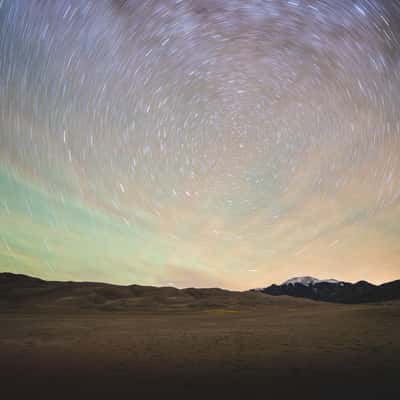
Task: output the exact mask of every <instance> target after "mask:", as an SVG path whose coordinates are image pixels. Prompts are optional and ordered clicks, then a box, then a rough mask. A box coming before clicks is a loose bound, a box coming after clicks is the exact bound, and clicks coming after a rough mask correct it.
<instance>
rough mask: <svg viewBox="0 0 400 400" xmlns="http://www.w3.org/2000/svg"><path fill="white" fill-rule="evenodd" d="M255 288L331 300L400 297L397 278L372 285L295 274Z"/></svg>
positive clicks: (281, 293)
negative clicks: (264, 286) (276, 282)
mask: <svg viewBox="0 0 400 400" xmlns="http://www.w3.org/2000/svg"><path fill="white" fill-rule="evenodd" d="M256 290H257V291H259V292H262V293H266V294H270V295H272V296H281V295H286V296H294V297H304V298H308V299H313V300H320V301H330V302H335V303H366V302H376V301H386V300H395V299H400V281H393V282H387V283H384V284H382V285H378V286H376V285H373V284H371V283H369V282H367V281H365V280H361V281H359V282H356V283H350V282H343V281H338V280H336V279H317V278H314V277H312V276H299V277H295V278H291V279H288V280H287V281H285V282H283V283H282V284H281V285H271V286H269V287H266V288H263V289H256Z"/></svg>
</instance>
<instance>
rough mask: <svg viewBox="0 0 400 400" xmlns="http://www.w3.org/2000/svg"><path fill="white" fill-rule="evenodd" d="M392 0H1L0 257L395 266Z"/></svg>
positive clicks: (211, 282)
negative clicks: (386, 0)
mask: <svg viewBox="0 0 400 400" xmlns="http://www.w3.org/2000/svg"><path fill="white" fill-rule="evenodd" d="M399 55H400V6H399V4H398V2H396V1H388V2H384V1H373V0H357V1H353V0H337V1H327V0H326V1H325V0H314V1H313V0H309V1H306V0H297V1H296V0H293V1H292V0H290V1H280V0H279V1H278V0H268V1H267V0H265V1H263V0H258V1H256V0H252V1H237V0H229V1H228V0H225V1H223V0H206V1H204V0H192V1H178V0H176V1H173V0H167V1H161V0H160V1H158V0H152V1H130V0H126V1H123V0H119V1H117V0H114V1H111V0H109V1H106V0H104V1H103V0H102V1H96V2H92V1H85V0H84V1H77V0H76V1H75V0H57V1H45V0H37V1H27V0H26V1H25V0H3V1H0V268H1V269H2V270H12V271H15V272H21V273H30V274H33V275H38V276H43V277H45V278H54V279H56V278H57V279H75V280H82V279H85V280H103V281H110V282H118V283H131V282H135V283H142V284H154V285H175V286H179V287H183V286H223V287H227V288H240V289H246V288H250V287H256V286H262V285H264V284H266V283H269V282H272V281H275V280H278V281H279V280H284V279H286V278H287V277H290V276H293V275H298V274H302V275H317V276H319V277H321V278H325V277H335V278H338V279H342V280H358V279H361V278H362V279H368V280H372V281H375V282H380V281H384V280H390V279H394V278H396V277H397V276H398V273H399V265H400V264H399V262H400V253H399V251H398V248H399V246H398V244H399V240H400V226H399V223H398V221H399V220H400V219H399V217H400V208H399V198H400V157H399V154H400V153H399V152H400V136H399V135H400V118H399V115H400V113H399V111H400V107H399V106H400V101H399V96H400V58H399Z"/></svg>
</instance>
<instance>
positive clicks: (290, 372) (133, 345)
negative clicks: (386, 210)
mask: <svg viewBox="0 0 400 400" xmlns="http://www.w3.org/2000/svg"><path fill="white" fill-rule="evenodd" d="M29 279H30V278H26V277H18V276H14V275H7V276H5V275H2V274H0V398H2V399H3V398H4V399H19V398H23V399H43V398H46V399H47V398H52V399H59V398H71V399H80V398H84V399H91V398H94V399H97V398H113V399H116V398H118V399H119V398H121V399H123V398H129V399H134V398H143V399H147V398H155V397H157V398H171V397H172V398H190V399H192V398H219V399H229V398H252V397H253V396H257V397H259V398H265V399H268V398H279V399H286V398H289V399H292V398H293V399H303V398H304V399H309V398H320V399H366V398H368V399H370V398H376V399H386V398H388V399H397V398H400V382H399V376H400V302H398V301H392V302H386V303H371V304H363V305H343V304H329V303H319V302H314V301H310V300H305V299H296V298H289V297H286V296H280V297H271V296H268V295H265V294H262V293H248V292H246V293H234V292H227V291H221V290H214V289H210V290H205V291H202V290H198V289H190V290H189V291H186V292H185V291H179V290H177V289H173V288H160V289H159V290H158V289H157V288H143V287H139V286H132V287H118V286H112V285H102V284H88V283H81V284H76V283H75V284H73V283H48V282H43V281H36V280H31V281H29ZM132 293H134V294H132ZM121 296H122V297H123V298H124V301H122V298H121Z"/></svg>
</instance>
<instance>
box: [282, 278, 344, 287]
mask: <svg viewBox="0 0 400 400" xmlns="http://www.w3.org/2000/svg"><path fill="white" fill-rule="evenodd" d="M321 282H327V283H335V284H339V283H340V282H339V281H337V280H336V279H317V278H313V277H312V276H299V277H295V278H291V279H288V280H287V281H285V282H283V283H282V285H295V284H296V283H298V284H301V285H304V286H310V285H315V284H316V283H321Z"/></svg>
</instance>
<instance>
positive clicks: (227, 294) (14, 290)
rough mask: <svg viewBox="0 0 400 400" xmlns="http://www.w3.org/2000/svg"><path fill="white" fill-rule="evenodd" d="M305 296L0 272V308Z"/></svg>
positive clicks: (267, 301)
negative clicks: (62, 279)
mask: <svg viewBox="0 0 400 400" xmlns="http://www.w3.org/2000/svg"><path fill="white" fill-rule="evenodd" d="M302 303H304V300H297V299H290V298H285V299H283V298H282V299H277V298H274V297H272V296H265V295H263V294H262V293H257V292H253V291H247V292H234V291H229V290H223V289H219V288H206V289H197V288H187V289H177V288H174V287H154V286H140V285H129V286H120V285H112V284H107V283H96V282H57V281H45V280H42V279H38V278H32V277H30V276H26V275H17V274H12V273H0V310H1V309H9V308H13V309H15V308H19V309H62V310H71V311H76V310H79V309H82V310H84V309H97V310H109V311H124V310H152V311H157V310H167V309H174V310H193V309H213V308H214V309H215V308H233V309H236V308H239V307H254V306H257V305H272V304H288V305H291V304H293V305H301V304H302Z"/></svg>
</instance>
